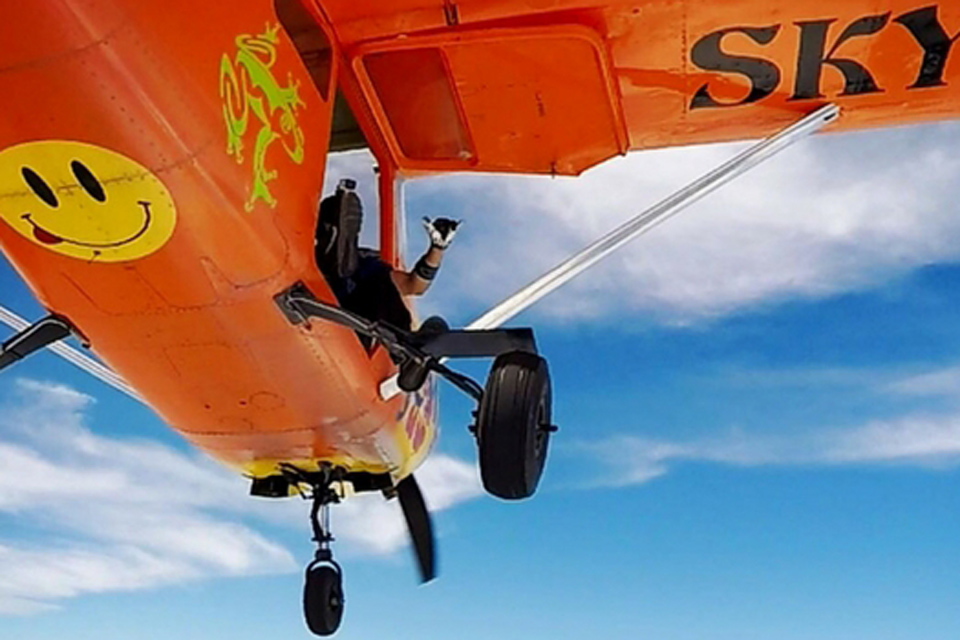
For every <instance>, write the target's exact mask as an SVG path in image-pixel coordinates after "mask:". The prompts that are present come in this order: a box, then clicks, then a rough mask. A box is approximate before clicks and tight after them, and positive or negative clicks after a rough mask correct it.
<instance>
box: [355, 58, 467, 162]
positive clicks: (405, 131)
mask: <svg viewBox="0 0 960 640" xmlns="http://www.w3.org/2000/svg"><path fill="white" fill-rule="evenodd" d="M363 64H364V66H365V67H366V70H367V74H368V75H369V76H370V80H371V82H372V83H373V85H374V88H375V89H376V92H377V97H378V98H379V100H380V104H381V105H382V106H383V110H384V111H385V112H386V114H387V119H388V120H389V121H390V127H391V128H392V129H393V133H394V135H395V136H396V138H397V142H398V143H399V145H400V149H401V151H402V152H403V155H405V156H406V157H408V158H410V159H413V160H445V159H450V160H467V159H469V158H471V157H473V155H474V154H473V149H472V148H471V144H470V141H469V138H468V136H467V131H466V127H464V125H463V120H462V118H461V116H460V111H459V109H458V107H457V99H456V97H455V95H454V90H453V86H452V85H451V81H450V75H449V74H448V72H447V67H446V64H445V63H444V60H443V53H442V52H441V51H440V50H439V49H436V48H425V49H411V50H403V51H385V52H380V53H373V54H369V55H367V56H365V57H364V62H363Z"/></svg>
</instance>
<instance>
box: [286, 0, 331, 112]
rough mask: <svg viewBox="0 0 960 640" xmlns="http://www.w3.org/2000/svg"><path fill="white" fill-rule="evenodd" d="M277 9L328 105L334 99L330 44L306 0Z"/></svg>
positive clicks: (295, 1) (291, 2) (292, 0)
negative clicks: (306, 4) (331, 96)
mask: <svg viewBox="0 0 960 640" xmlns="http://www.w3.org/2000/svg"><path fill="white" fill-rule="evenodd" d="M274 9H275V10H276V12H277V18H278V19H279V20H280V24H281V25H283V29H284V31H286V32H287V35H289V36H290V39H291V40H292V41H293V45H294V46H295V47H296V48H297V52H298V53H299V54H300V59H301V60H303V64H304V65H305V66H306V67H307V71H308V72H309V73H310V77H311V78H313V83H314V84H315V85H316V86H317V91H319V92H320V97H322V98H323V100H324V102H326V101H327V99H328V98H329V96H330V89H331V87H330V84H331V79H332V76H333V73H332V70H333V51H332V49H331V48H330V40H329V39H328V38H327V34H326V33H324V31H323V28H322V27H321V26H320V24H319V23H318V22H317V20H316V18H314V17H313V15H311V14H310V12H309V10H307V8H306V7H305V6H303V2H302V0H275V1H274Z"/></svg>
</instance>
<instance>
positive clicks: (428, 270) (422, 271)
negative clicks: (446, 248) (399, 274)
mask: <svg viewBox="0 0 960 640" xmlns="http://www.w3.org/2000/svg"><path fill="white" fill-rule="evenodd" d="M437 271H440V267H431V266H430V265H429V264H427V257H426V256H421V257H420V259H419V260H417V264H416V266H414V267H413V275H415V276H417V277H418V278H420V279H421V280H427V281H430V280H433V279H434V278H435V277H436V276H437Z"/></svg>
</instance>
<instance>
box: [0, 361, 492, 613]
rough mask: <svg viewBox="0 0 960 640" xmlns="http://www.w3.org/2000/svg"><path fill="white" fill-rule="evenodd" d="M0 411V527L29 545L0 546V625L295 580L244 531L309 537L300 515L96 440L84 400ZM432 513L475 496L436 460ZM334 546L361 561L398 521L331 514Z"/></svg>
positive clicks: (53, 390) (49, 388)
mask: <svg viewBox="0 0 960 640" xmlns="http://www.w3.org/2000/svg"><path fill="white" fill-rule="evenodd" d="M15 395H16V396H17V398H18V399H17V400H16V401H13V402H9V403H7V404H6V405H5V406H3V407H2V408H0V514H3V513H6V514H8V516H9V517H13V518H16V519H17V522H18V523H20V524H21V525H23V526H25V527H27V528H28V529H29V530H30V531H32V533H33V535H31V536H30V538H23V537H19V538H15V539H11V538H9V537H8V536H4V535H3V534H0V567H2V568H3V570H2V571H0V613H8V614H10V613H21V614H23V613H35V612H39V611H43V610H46V609H48V608H50V607H52V606H56V605H55V603H56V602H57V601H59V600H62V599H64V598H69V597H73V596H77V595H81V594H85V593H98V592H104V591H114V590H129V589H142V588H149V587H159V586H164V585H170V584H174V583H180V582H184V581H190V580H198V579H203V578H207V577H213V576H241V575H256V574H264V573H277V572H287V571H294V570H296V569H297V563H296V562H295V560H294V558H293V557H292V555H291V554H290V552H289V551H288V550H287V549H285V548H284V547H283V546H282V545H281V544H279V543H278V542H276V541H273V540H270V539H268V538H267V537H265V536H264V535H263V534H262V533H260V532H259V531H257V529H256V528H255V527H256V525H257V524H261V525H263V524H267V523H272V524H274V525H280V526H285V527H287V526H289V527H290V528H291V530H292V531H296V532H298V533H300V534H302V535H304V536H306V535H308V533H307V531H308V527H307V509H306V505H305V504H303V503H302V502H300V501H296V500H288V501H266V500H257V499H253V498H249V497H248V496H247V491H248V486H247V483H246V481H245V480H244V479H242V478H240V477H238V476H236V475H235V474H232V473H230V472H229V471H227V470H225V469H223V468H221V467H220V466H218V465H216V464H215V463H213V462H211V461H209V460H207V459H206V458H204V457H202V456H201V455H199V454H193V455H190V454H183V453H180V452H178V451H175V450H173V449H171V448H169V447H166V446H164V445H162V444H160V443H157V442H154V441H149V440H120V439H114V438H106V437H103V436H99V435H97V434H95V433H93V432H92V431H91V430H89V429H88V428H87V427H86V425H85V418H86V413H87V410H88V409H89V407H90V406H91V404H92V403H93V402H94V400H93V398H90V397H89V396H86V395H83V394H81V393H78V392H77V391H74V390H72V389H70V388H68V387H64V386H60V385H54V384H48V383H42V382H36V381H30V380H19V381H17V382H16V384H15ZM419 475H420V478H421V482H422V484H423V485H424V492H425V494H426V495H427V499H428V501H429V502H430V504H431V506H433V507H434V508H436V509H443V508H447V507H450V506H452V505H454V504H456V503H458V502H462V501H463V500H466V499H469V498H472V497H474V496H476V495H479V493H480V488H479V483H478V481H477V479H476V473H475V472H474V471H473V466H472V465H469V464H467V463H465V462H462V461H460V460H457V459H454V458H450V457H446V456H436V457H435V458H434V459H433V460H432V461H430V462H429V463H428V464H427V465H425V467H424V468H423V469H422V473H421V474H419ZM335 519H336V523H337V534H338V538H340V539H342V540H343V541H344V542H345V543H346V544H347V546H349V547H352V548H353V549H355V550H356V551H358V552H360V553H390V552H393V551H395V550H397V549H398V548H400V547H402V546H403V545H404V544H405V543H406V530H405V528H404V524H403V520H402V518H401V516H400V514H399V512H398V510H397V509H396V507H395V506H394V505H392V504H386V503H384V501H383V500H382V498H379V497H373V498H369V497H358V498H356V499H352V500H348V501H347V502H346V503H344V504H343V505H341V506H340V507H338V508H337V510H336V514H335Z"/></svg>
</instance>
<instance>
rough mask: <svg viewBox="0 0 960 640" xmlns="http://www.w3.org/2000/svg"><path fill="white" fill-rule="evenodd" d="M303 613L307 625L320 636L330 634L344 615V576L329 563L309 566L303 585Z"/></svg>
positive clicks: (337, 626)
mask: <svg viewBox="0 0 960 640" xmlns="http://www.w3.org/2000/svg"><path fill="white" fill-rule="evenodd" d="M303 615H304V618H306V621H307V627H309V628H310V631H312V632H313V633H315V634H317V635H318V636H329V635H332V634H333V633H335V632H336V630H337V629H338V628H339V627H340V619H341V618H342V617H343V577H342V576H341V574H340V571H339V570H338V569H337V568H336V567H333V566H331V565H328V564H319V565H310V566H309V567H307V577H306V582H305V583H304V585H303Z"/></svg>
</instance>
